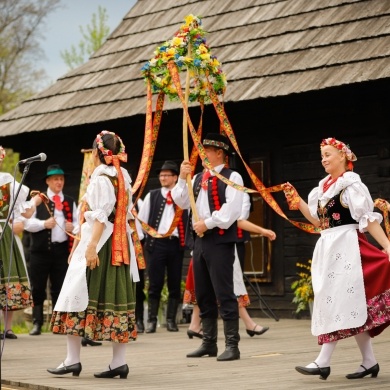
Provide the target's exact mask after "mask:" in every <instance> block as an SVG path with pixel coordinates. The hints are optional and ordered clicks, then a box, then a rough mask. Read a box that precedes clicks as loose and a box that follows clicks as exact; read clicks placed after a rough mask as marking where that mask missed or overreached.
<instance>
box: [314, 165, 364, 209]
mask: <svg viewBox="0 0 390 390" xmlns="http://www.w3.org/2000/svg"><path fill="white" fill-rule="evenodd" d="M329 177H330V175H328V176H326V177H324V178H323V179H322V180H321V181H320V182H319V185H318V199H320V200H321V201H325V202H326V201H328V200H329V199H331V198H333V197H334V196H335V195H337V194H339V193H340V192H341V191H342V190H344V189H345V188H347V187H348V186H350V185H351V184H354V183H357V182H361V179H360V176H359V175H358V174H357V173H354V172H351V171H347V172H345V173H344V175H343V176H340V177H339V178H338V179H337V180H336V181H335V182H334V183H333V184H332V185H331V186H330V187H329V189H328V191H326V192H325V193H324V192H323V188H324V183H325V182H326V181H327V180H328V179H329Z"/></svg>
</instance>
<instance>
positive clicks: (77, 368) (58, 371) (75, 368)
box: [47, 363, 82, 376]
mask: <svg viewBox="0 0 390 390" xmlns="http://www.w3.org/2000/svg"><path fill="white" fill-rule="evenodd" d="M81 368H82V367H81V363H76V364H72V365H70V366H65V364H63V367H59V368H48V369H47V372H50V374H53V375H64V374H69V373H72V375H73V376H79V375H80V372H81Z"/></svg>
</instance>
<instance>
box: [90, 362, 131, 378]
mask: <svg viewBox="0 0 390 390" xmlns="http://www.w3.org/2000/svg"><path fill="white" fill-rule="evenodd" d="M108 368H109V369H110V370H109V371H103V372H98V373H96V374H93V376H94V377H95V378H115V377H116V376H118V375H119V376H120V378H121V379H126V378H127V375H128V374H129V366H128V365H127V364H124V365H123V366H120V367H117V368H114V369H113V370H111V367H110V366H108Z"/></svg>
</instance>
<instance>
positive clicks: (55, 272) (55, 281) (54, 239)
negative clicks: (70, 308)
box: [24, 164, 79, 336]
mask: <svg viewBox="0 0 390 390" xmlns="http://www.w3.org/2000/svg"><path fill="white" fill-rule="evenodd" d="M66 175H67V174H66V173H65V172H64V171H63V169H62V168H61V167H60V166H59V165H58V164H54V165H49V166H48V168H47V172H46V176H45V180H46V184H47V186H48V188H47V192H46V193H45V195H46V196H47V198H48V199H49V201H48V203H45V202H42V203H41V204H40V205H39V206H38V207H37V209H36V211H35V213H34V215H33V216H32V217H31V218H30V219H28V220H26V221H25V226H24V229H25V230H27V231H29V232H31V233H32V234H31V240H32V242H31V253H30V267H29V271H30V281H31V287H32V296H33V301H34V307H33V311H32V314H33V328H32V330H31V331H30V335H31V336H37V335H40V334H41V329H42V325H43V323H44V320H43V304H44V301H45V299H46V287H47V281H48V280H49V281H50V296H51V300H52V305H53V307H54V306H55V304H56V302H57V298H58V295H59V293H60V291H61V286H62V283H63V281H64V278H65V274H66V271H67V268H68V257H69V253H70V250H71V249H72V245H73V235H74V234H76V233H77V232H78V230H79V224H78V218H77V206H76V202H75V200H74V199H73V198H72V197H70V196H68V195H65V194H64V193H63V192H62V190H63V188H64V185H65V176H66Z"/></svg>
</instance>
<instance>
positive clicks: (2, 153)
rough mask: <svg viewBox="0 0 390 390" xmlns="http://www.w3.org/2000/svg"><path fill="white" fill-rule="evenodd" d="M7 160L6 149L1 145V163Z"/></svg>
mask: <svg viewBox="0 0 390 390" xmlns="http://www.w3.org/2000/svg"><path fill="white" fill-rule="evenodd" d="M4 158H5V149H4V148H3V147H2V146H1V145H0V161H3V160H4Z"/></svg>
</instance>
